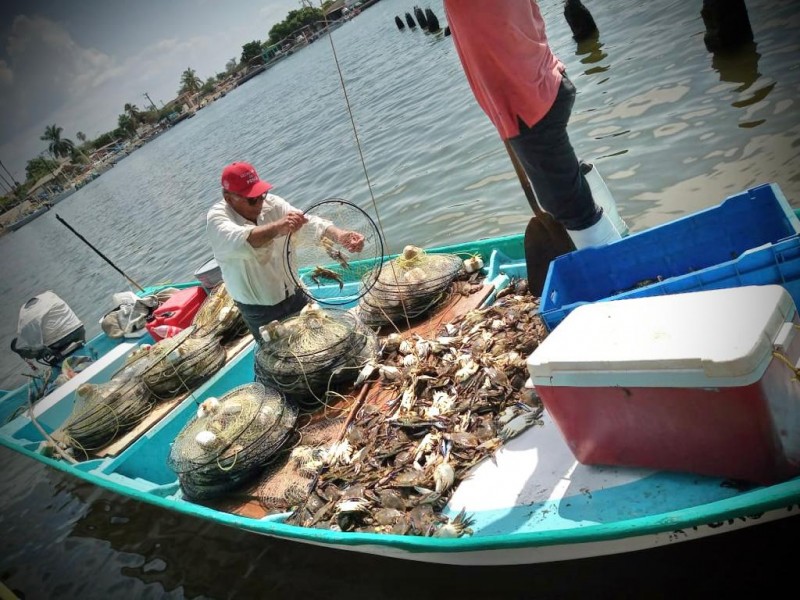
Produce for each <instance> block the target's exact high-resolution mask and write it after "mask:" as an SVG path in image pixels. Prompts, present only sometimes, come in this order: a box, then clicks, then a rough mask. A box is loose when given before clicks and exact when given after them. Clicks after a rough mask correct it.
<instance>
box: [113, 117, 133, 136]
mask: <svg viewBox="0 0 800 600" xmlns="http://www.w3.org/2000/svg"><path fill="white" fill-rule="evenodd" d="M117 125H118V131H119V134H120V135H122V136H124V137H133V136H134V135H135V134H136V123H135V122H134V120H133V119H132V118H131V116H130V115H129V114H127V113H122V114H121V115H120V116H119V118H118V119H117Z"/></svg>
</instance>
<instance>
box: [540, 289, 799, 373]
mask: <svg viewBox="0 0 800 600" xmlns="http://www.w3.org/2000/svg"><path fill="white" fill-rule="evenodd" d="M794 314H795V305H794V301H793V300H792V297H791V296H790V295H789V293H788V292H787V291H786V290H785V289H784V288H783V287H781V286H779V285H763V286H746V287H738V288H731V289H723V290H708V291H701V292H689V293H685V294H674V295H668V296H654V297H648V298H629V299H625V300H609V301H606V302H597V303H594V304H585V305H582V306H579V307H578V308H576V309H575V310H573V311H572V312H571V313H570V314H569V315H567V317H566V318H565V319H564V320H563V321H562V322H561V323H560V324H559V325H558V326H557V327H556V328H555V329H554V330H553V332H552V333H550V334H549V335H548V336H547V338H545V340H544V341H543V342H542V344H541V345H540V346H539V347H538V348H537V349H536V350H535V351H534V352H533V353H532V354H531V355H530V356H529V357H528V370H529V372H530V374H531V379H532V382H533V384H534V385H536V386H540V385H545V386H548V385H549V386H578V387H589V386H630V387H698V386H699V387H709V386H722V387H728V386H739V385H749V384H751V383H754V382H756V381H758V380H759V379H760V378H761V376H762V375H763V373H764V371H765V370H766V368H767V366H768V365H769V363H770V361H771V360H772V358H773V357H772V351H773V343H774V342H775V340H776V338H778V336H779V334H781V335H782V336H783V335H793V333H794V330H793V328H792V327H791V326H788V327H784V324H785V323H787V322H790V321H791V320H792V319H793V318H794ZM784 342H785V343H788V340H784Z"/></svg>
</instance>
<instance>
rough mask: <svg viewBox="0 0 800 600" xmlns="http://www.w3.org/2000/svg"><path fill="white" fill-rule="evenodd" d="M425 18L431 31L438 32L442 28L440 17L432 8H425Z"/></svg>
mask: <svg viewBox="0 0 800 600" xmlns="http://www.w3.org/2000/svg"><path fill="white" fill-rule="evenodd" d="M425 18H426V20H427V22H428V31H430V32H431V33H436V32H437V31H439V30H440V29H441V27H439V18H438V17H437V16H436V15H435V14H434V13H433V11H432V10H431V9H430V8H426V9H425Z"/></svg>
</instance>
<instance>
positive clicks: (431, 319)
mask: <svg viewBox="0 0 800 600" xmlns="http://www.w3.org/2000/svg"><path fill="white" fill-rule="evenodd" d="M493 291H494V286H493V285H492V284H490V283H484V284H483V285H480V286H477V285H476V286H474V288H473V289H469V288H464V291H454V292H453V294H452V295H451V296H450V298H449V299H448V301H447V302H445V303H443V304H442V305H441V306H439V307H438V308H437V309H436V310H435V311H434V312H433V313H432V314H430V315H428V316H427V317H426V318H425V319H424V320H422V321H419V322H413V323H411V326H410V327H408V326H405V327H399V326H397V327H386V328H384V329H383V330H381V334H383V335H385V334H388V333H391V332H392V331H396V332H399V333H400V334H401V335H402V337H403V338H409V337H411V336H412V335H414V334H417V335H420V336H422V337H424V338H429V337H432V336H434V335H436V334H437V330H438V329H439V328H441V327H443V326H444V325H445V324H447V323H449V322H450V321H453V320H454V319H455V318H456V317H459V316H461V315H465V314H467V313H468V312H469V311H471V310H474V309H476V308H478V307H479V306H480V305H481V303H482V302H484V301H485V300H486V299H487V298H488V297H489V295H490V294H491V293H492V292H493Z"/></svg>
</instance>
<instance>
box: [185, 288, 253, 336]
mask: <svg viewBox="0 0 800 600" xmlns="http://www.w3.org/2000/svg"><path fill="white" fill-rule="evenodd" d="M192 325H193V326H194V328H195V332H194V334H193V337H203V336H214V337H218V338H219V340H220V343H223V344H225V343H227V342H229V341H230V340H232V339H234V338H237V337H240V336H242V335H244V333H246V332H247V325H245V322H244V319H243V318H242V315H241V313H240V312H239V309H238V308H237V307H236V303H235V302H234V301H233V298H231V295H230V294H229V293H228V290H227V288H226V287H225V283H224V282H223V283H219V284H217V285H216V286H215V287H214V289H213V290H212V291H211V293H210V294H209V295H208V297H207V298H206V299H205V300H204V301H203V304H201V305H200V309H199V310H198V311H197V314H195V316H194V319H193V320H192Z"/></svg>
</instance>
